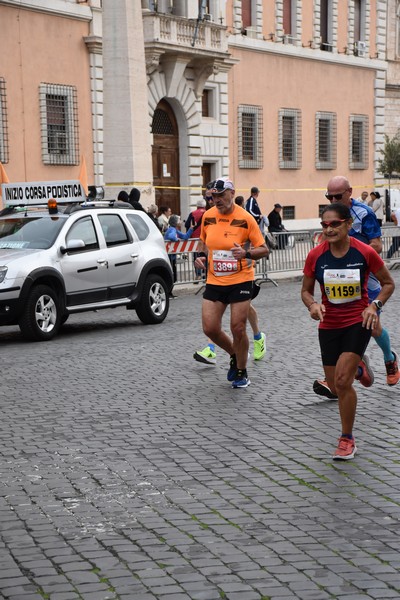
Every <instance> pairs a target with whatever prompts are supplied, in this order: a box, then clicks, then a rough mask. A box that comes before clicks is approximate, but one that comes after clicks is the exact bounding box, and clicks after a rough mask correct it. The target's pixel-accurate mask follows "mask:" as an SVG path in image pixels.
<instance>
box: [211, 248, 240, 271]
mask: <svg viewBox="0 0 400 600" xmlns="http://www.w3.org/2000/svg"><path fill="white" fill-rule="evenodd" d="M212 262H213V270H214V275H216V276H217V277H221V276H222V275H231V274H232V273H236V271H237V270H238V261H237V260H236V258H234V257H233V254H232V252H231V251H230V250H213V254H212Z"/></svg>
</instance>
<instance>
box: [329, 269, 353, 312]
mask: <svg viewBox="0 0 400 600" xmlns="http://www.w3.org/2000/svg"><path fill="white" fill-rule="evenodd" d="M324 289H325V294H326V296H327V298H328V300H329V302H332V304H345V303H346V302H353V301H354V300H360V299H361V278H360V270H359V269H335V270H330V269H327V270H326V271H324Z"/></svg>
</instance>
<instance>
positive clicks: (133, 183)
mask: <svg viewBox="0 0 400 600" xmlns="http://www.w3.org/2000/svg"><path fill="white" fill-rule="evenodd" d="M398 181H400V179H398V180H394V179H392V180H391V186H392V187H393V183H395V182H398ZM104 185H105V186H107V187H153V188H154V189H156V190H190V191H192V192H202V191H204V190H205V188H204V187H194V186H182V185H153V184H152V182H151V181H130V182H121V183H105V184H104ZM386 187H388V186H387V185H386V184H383V183H378V184H374V183H366V184H363V185H353V186H352V188H353V190H355V189H360V190H361V189H362V190H368V189H372V190H374V189H377V188H386ZM259 190H260V192H326V187H320V188H312V187H311V188H259ZM248 191H249V189H248V188H237V189H235V192H248Z"/></svg>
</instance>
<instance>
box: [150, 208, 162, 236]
mask: <svg viewBox="0 0 400 600" xmlns="http://www.w3.org/2000/svg"><path fill="white" fill-rule="evenodd" d="M157 212H158V208H157V206H156V205H155V204H150V206H149V208H148V209H147V214H148V215H149V217H150V219H151V220H152V221H153V223H154V225H155V226H156V227H157V229H158V230H159V231H160V232H161V225H160V224H159V222H158V219H157Z"/></svg>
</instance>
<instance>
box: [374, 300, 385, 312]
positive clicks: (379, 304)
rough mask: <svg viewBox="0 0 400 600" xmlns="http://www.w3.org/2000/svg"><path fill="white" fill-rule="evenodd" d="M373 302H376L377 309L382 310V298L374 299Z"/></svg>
mask: <svg viewBox="0 0 400 600" xmlns="http://www.w3.org/2000/svg"><path fill="white" fill-rule="evenodd" d="M372 304H375V306H376V308H377V310H382V307H383V304H382V302H381V301H380V300H372Z"/></svg>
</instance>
